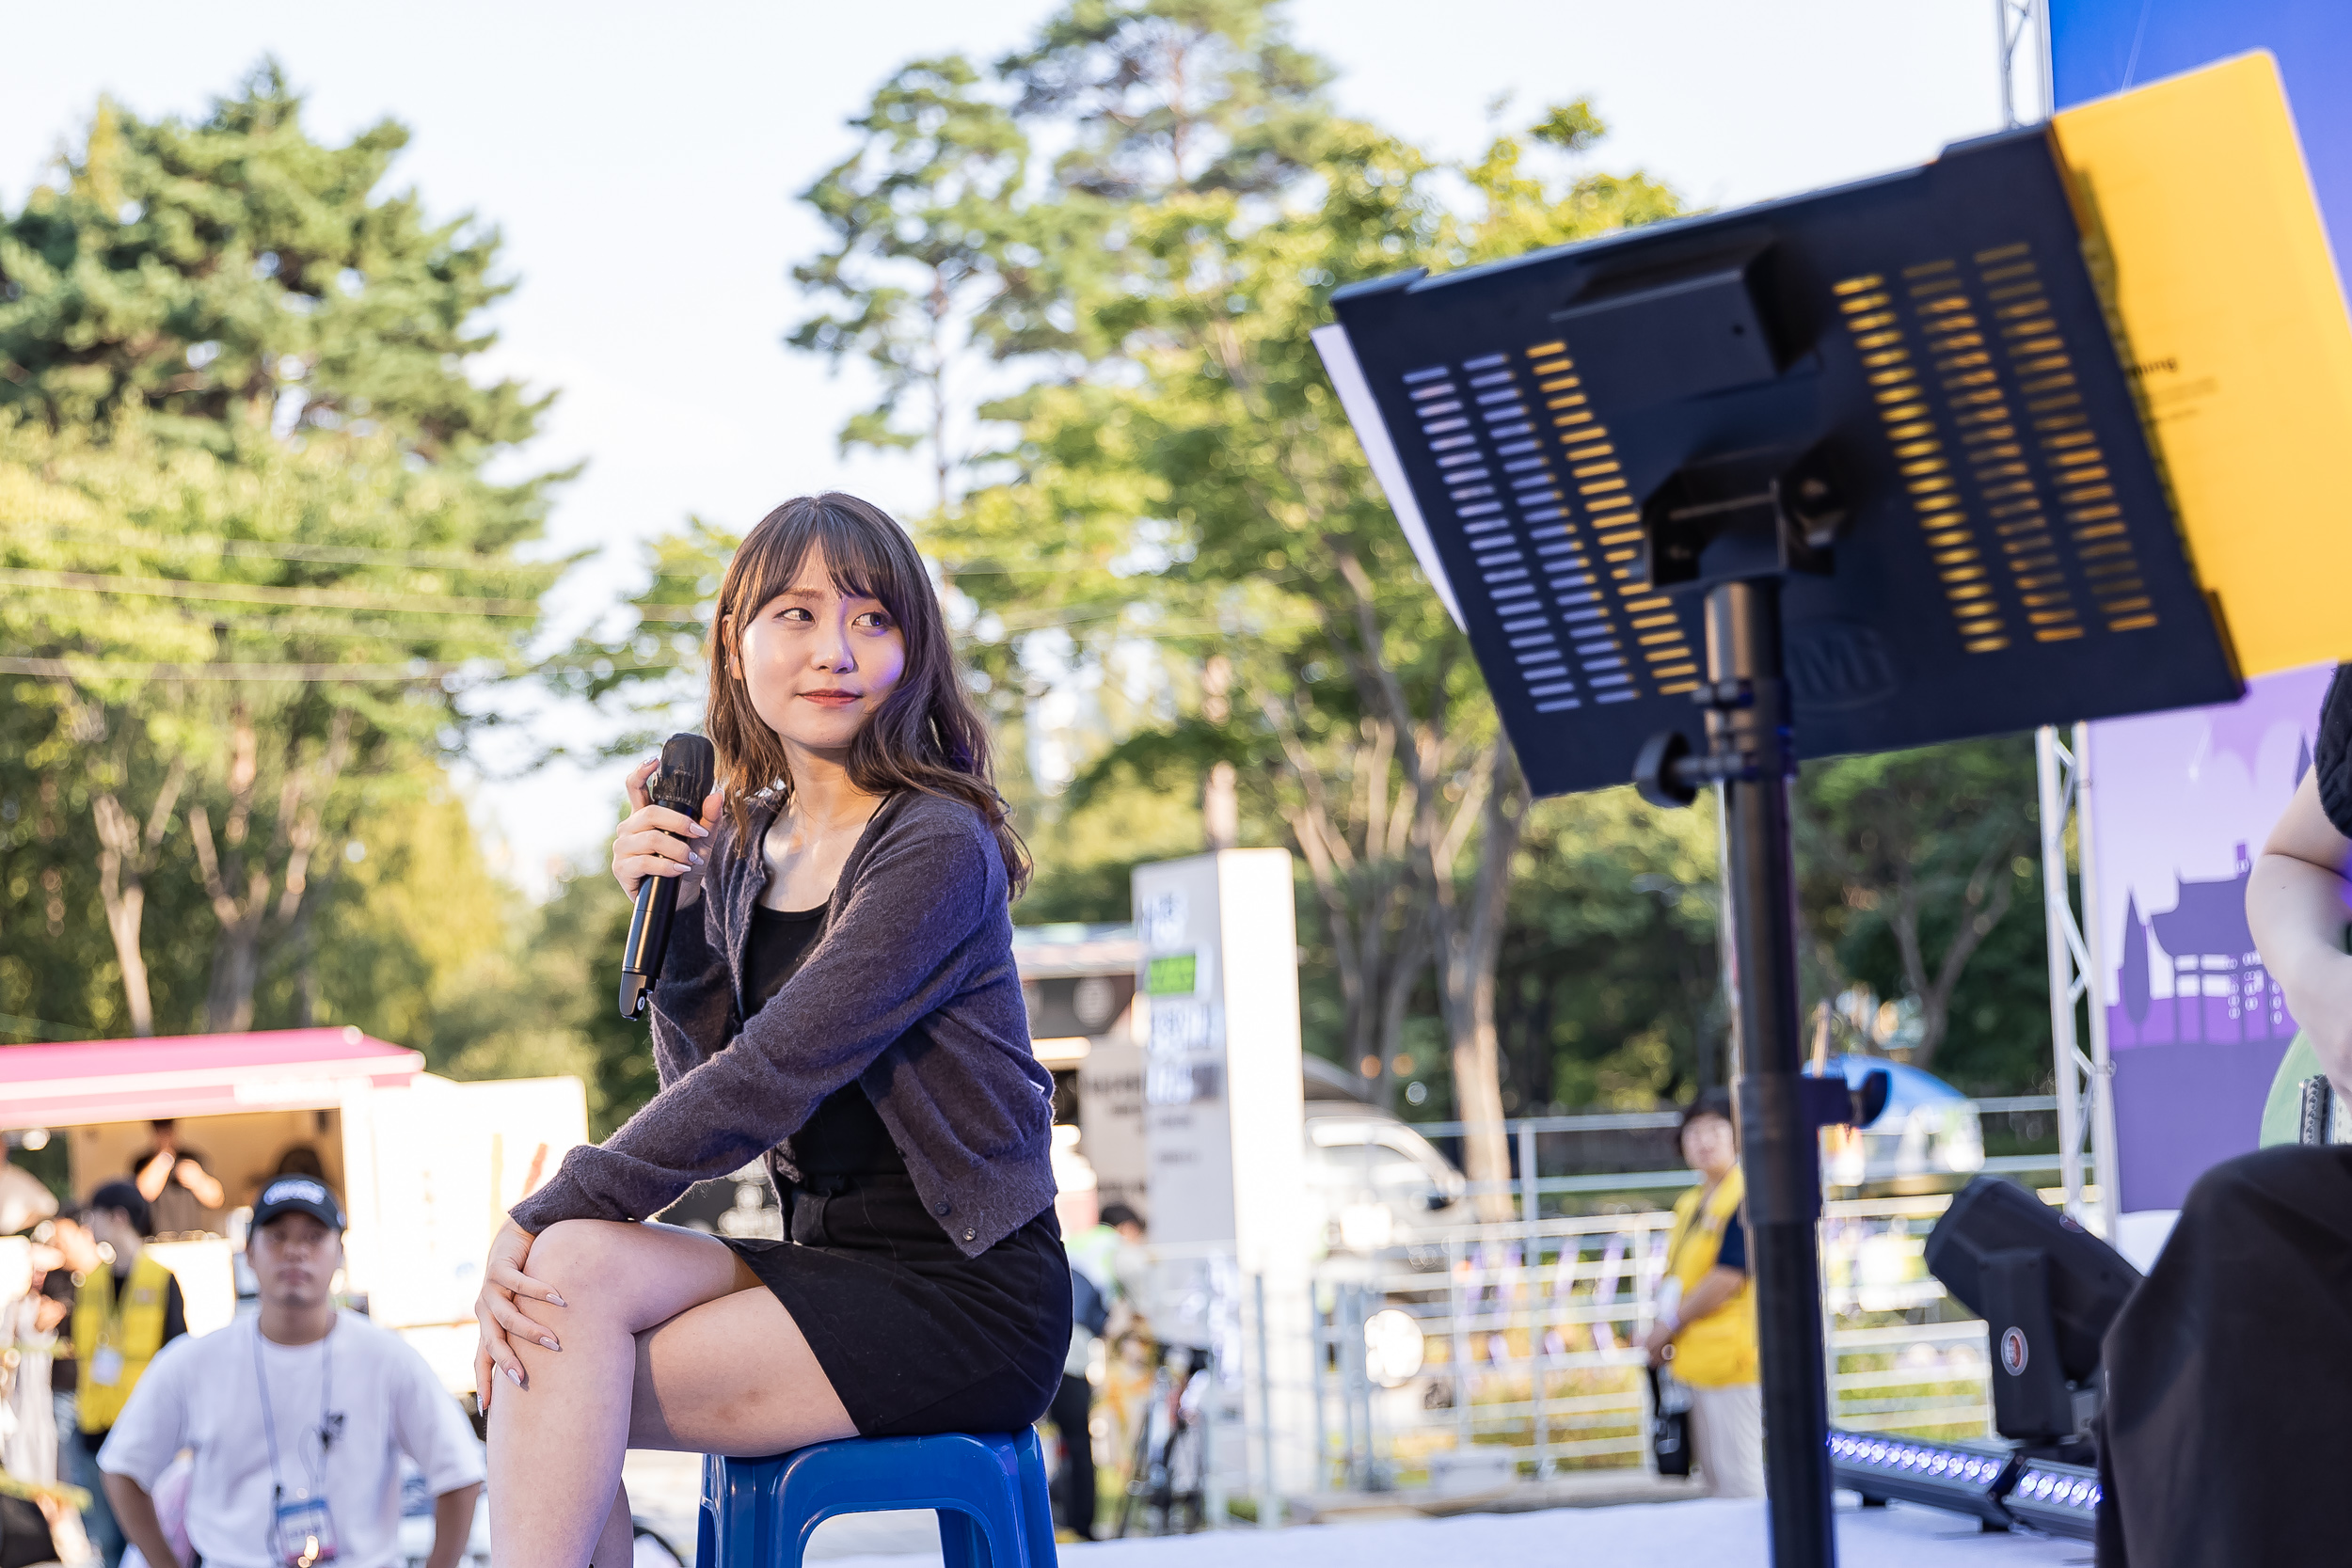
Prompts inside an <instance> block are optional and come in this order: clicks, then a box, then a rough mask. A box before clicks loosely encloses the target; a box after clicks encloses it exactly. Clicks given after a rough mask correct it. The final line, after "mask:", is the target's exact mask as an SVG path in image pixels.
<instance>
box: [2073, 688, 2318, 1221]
mask: <svg viewBox="0 0 2352 1568" xmlns="http://www.w3.org/2000/svg"><path fill="white" fill-rule="evenodd" d="M2332 668H2333V667H2332V666H2329V665H2324V664H2323V665H2314V666H2312V667H2311V668H2309V669H2303V670H2289V671H2284V672H2281V673H2278V674H2275V675H2265V676H2263V677H2261V678H2259V679H2256V680H2254V681H2251V682H2249V690H2248V692H2247V695H2246V698H2245V700H2244V701H2243V702H2239V703H2234V704H2232V705H2229V706H2227V707H2209V708H2190V709H2185V710H2184V711H2181V712H2178V713H2160V714H2154V715H2151V716H2149V717H2146V718H2140V719H2116V720H2108V721H2103V722H2100V723H2095V724H2093V725H2091V726H2090V779H2091V785H2092V791H2091V813H2092V819H2091V832H2092V833H2093V835H2094V840H2095V847H2096V850H2097V857H2098V863H2099V910H2100V921H2101V925H2102V926H2103V927H2104V929H2103V931H2102V932H2101V935H2102V937H2103V938H2104V939H2105V941H2104V949H2105V952H2104V957H2105V967H2106V973H2105V974H2102V975H2101V976H2100V991H2101V995H2100V997H2099V1001H2100V1003H2101V1005H2103V1006H2105V1007H2106V1022H2107V1044H2108V1046H2109V1048H2110V1049H2111V1051H2112V1052H2113V1053H2114V1058H2115V1118H2116V1141H2117V1143H2118V1145H2119V1146H2120V1147H2119V1148H2118V1150H2117V1154H2118V1159H2117V1164H2118V1165H2119V1166H2120V1176H2121V1180H2122V1207H2123V1209H2124V1211H2125V1212H2132V1211H2137V1210H2145V1209H2177V1208H2179V1207H2180V1205H2181V1199H2182V1197H2183V1196H2185V1194H2186V1193H2187V1191H2188V1187H2189V1183H2190V1182H2192V1181H2194V1180H2197V1178H2198V1176H2199V1175H2200V1174H2201V1172H2203V1171H2204V1170H2205V1169H2206V1168H2207V1167H2208V1166H2210V1165H2212V1164H2215V1163H2216V1162H2217V1161H2220V1160H2226V1159H2228V1158H2229V1157H2230V1156H2232V1155H2233V1154H2242V1153H2244V1152H2245V1151H2246V1150H2248V1149H2250V1148H2253V1147H2254V1143H2255V1138H2256V1134H2257V1132H2259V1129H2260V1124H2261V1121H2262V1108H2263V1101H2264V1100H2265V1097H2266V1096H2267V1094H2268V1093H2269V1089H2270V1081H2271V1079H2272V1077H2273V1076H2274V1075H2275V1074H2276V1073H2277V1071H2278V1069H2279V1060H2280V1057H2281V1056H2283V1055H2285V1054H2286V1049H2287V1044H2288V1042H2289V1041H2291V1040H2292V1039H2294V1037H2295V1032H2296V1023H2295V1020H2294V1019H2293V1018H2292V1017H2290V1016H2289V1015H2288V1013H2287V1007H2286V1001H2285V999H2284V998H2283V997H2282V996H2280V992H2279V988H2278V986H2277V984H2276V983H2275V982H2274V981H2272V979H2271V978H2270V975H2269V974H2268V972H2267V971H2265V969H2264V968H2263V963H2262V957H2261V955H2260V954H2258V953H2256V952H2255V951H2254V938H2253V935H2252V933H2251V932H2250V931H2249V930H2248V929H2247V925H2246V881H2247V877H2248V875H2249V872H2250V871H2251V869H2252V857H2253V856H2255V855H2257V854H2260V853H2261V852H2262V845H2263V840H2264V839H2265V838H2266V837H2268V836H2269V833H2270V826H2271V824H2272V823H2274V822H2276V821H2277V820H2278V819H2279V814H2280V812H2282V811H2284V810H2285V809H2286V804H2287V800H2289V798H2291V797H2292V796H2293V795H2294V793H2295V788H2296V784H2299V783H2301V782H2302V778H2303V775H2304V774H2305V773H2307V772H2309V771H2310V769H2311V766H2312V742H2313V740H2314V738H2315V737H2316V736H2317V734H2318V729H2319V704H2320V699H2321V698H2322V697H2323V696H2324V695H2325V694H2326V693H2327V689H2328V676H2329V674H2330V673H2332Z"/></svg>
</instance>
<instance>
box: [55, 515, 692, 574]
mask: <svg viewBox="0 0 2352 1568" xmlns="http://www.w3.org/2000/svg"><path fill="white" fill-rule="evenodd" d="M35 533H40V534H45V535H47V536H48V537H49V538H52V539H83V540H88V541H91V542H94V543H97V544H103V545H114V546H119V547H121V548H123V549H133V550H175V551H180V552H183V553H185V552H189V551H196V552H203V551H208V550H209V551H215V552H217V553H219V554H221V555H234V556H244V557H247V558H252V559H259V560H264V561H314V562H324V563H326V564H327V565H335V566H406V567H410V568H414V569H420V570H424V571H440V572H481V573H491V572H547V573H561V572H564V571H565V570H567V569H568V568H569V567H571V566H572V565H573V564H574V563H573V562H570V561H493V560H487V559H485V558H484V557H482V556H478V555H465V554H462V553H459V552H456V551H433V550H377V549H370V548H367V547H366V546H359V545H296V544H287V543H281V542H279V541H277V540H270V539H229V538H221V537H215V536H214V535H210V534H201V533H141V532H138V531H135V530H126V529H96V528H81V527H77V526H75V525H74V524H72V523H47V524H35V525H31V526H29V527H26V528H24V529H23V530H22V531H21V532H20V534H19V537H26V536H30V535H33V534H35ZM667 575H679V574H663V573H657V574H656V576H667ZM697 575H699V574H697Z"/></svg>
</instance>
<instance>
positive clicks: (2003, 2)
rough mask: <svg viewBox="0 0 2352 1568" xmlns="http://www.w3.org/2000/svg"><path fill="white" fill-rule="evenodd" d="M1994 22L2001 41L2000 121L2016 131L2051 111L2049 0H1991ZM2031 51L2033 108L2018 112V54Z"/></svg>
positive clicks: (2004, 125)
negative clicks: (2025, 111)
mask: <svg viewBox="0 0 2352 1568" xmlns="http://www.w3.org/2000/svg"><path fill="white" fill-rule="evenodd" d="M1993 20H1994V25H1995V26H1997V27H1998V28H1999V29H2000V40H2001V59H2000V70H2001V124H2002V126H2003V128H2004V129H2007V130H2015V129H2016V128H2017V127H2018V126H2020V125H2025V124H2028V123H2030V122H2031V121H2033V120H2042V119H2049V118H2050V116H2051V114H2052V113H2053V112H2054V111H2053V109H2052V105H2051V88H2050V0H1993ZM2021 50H2030V51H2031V52H2032V57H2033V60H2034V64H2035V66H2036V68H2037V69H2036V71H2035V74H2036V75H2037V76H2038V77H2039V78H2040V80H2039V81H2038V82H2037V83H2036V84H2035V92H2034V98H2033V111H2032V113H2030V114H2020V113H2019V112H2018V108H2017V103H2018V98H2019V96H2020V95H2019V92H2018V87H2019V83H2018V71H2017V68H2018V63H2019V62H2018V57H2017V56H2018V54H2019V52H2020V51H2021Z"/></svg>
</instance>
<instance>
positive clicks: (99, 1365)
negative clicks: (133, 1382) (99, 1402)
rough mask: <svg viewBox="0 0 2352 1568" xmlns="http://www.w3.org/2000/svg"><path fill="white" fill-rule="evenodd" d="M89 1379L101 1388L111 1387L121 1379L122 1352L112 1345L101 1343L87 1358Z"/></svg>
mask: <svg viewBox="0 0 2352 1568" xmlns="http://www.w3.org/2000/svg"><path fill="white" fill-rule="evenodd" d="M89 1380H90V1381H91V1382H92V1383H95V1384H97V1385H98V1386H100V1387H101V1388H111V1387H113V1386H115V1385H116V1384H118V1383H120V1382H121V1381H122V1353H121V1352H120V1351H119V1350H117V1349H115V1348H114V1346H112V1345H101V1346H99V1347H98V1351H97V1354H93V1355H92V1356H91V1357H90V1358H89Z"/></svg>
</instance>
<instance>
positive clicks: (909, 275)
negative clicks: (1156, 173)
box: [787, 55, 1028, 511]
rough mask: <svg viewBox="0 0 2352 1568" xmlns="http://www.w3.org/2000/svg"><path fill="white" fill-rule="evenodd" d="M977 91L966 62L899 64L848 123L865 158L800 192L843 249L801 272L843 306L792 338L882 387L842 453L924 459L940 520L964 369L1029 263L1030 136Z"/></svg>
mask: <svg viewBox="0 0 2352 1568" xmlns="http://www.w3.org/2000/svg"><path fill="white" fill-rule="evenodd" d="M979 84H980V75H979V72H978V71H977V70H976V69H975V68H974V67H973V65H972V63H971V62H970V61H969V60H966V59H964V58H963V57H961V55H947V56H945V57H943V58H940V59H933V60H916V61H914V62H913V63H911V64H908V65H905V66H902V67H900V68H899V70H898V72H897V73H896V74H895V75H893V76H892V77H891V79H890V80H889V81H888V82H885V83H884V84H883V85H882V87H881V88H880V89H879V90H878V91H877V92H876V93H875V94H874V98H873V101H872V103H869V104H868V105H867V107H866V111H865V112H864V113H863V114H861V115H859V116H856V117H855V118H853V119H851V120H850V129H851V130H853V131H855V132H856V133H857V134H858V136H859V141H858V145H857V148H856V150H854V151H852V152H851V153H850V155H849V156H848V157H846V158H844V159H843V160H842V161H841V162H839V163H838V164H835V165H834V166H833V167H831V168H829V169H827V170H826V171H825V172H824V173H823V174H822V175H820V176H818V179H817V181H816V182H814V183H813V184H811V185H810V186H809V187H808V188H807V189H806V190H804V191H803V192H802V193H801V200H802V201H803V202H804V203H805V204H807V205H808V206H809V207H811V208H813V209H815V211H816V213H817V214H818V217H819V218H821V219H822V220H823V222H824V224H825V227H826V228H827V229H828V230H831V232H832V235H833V244H832V246H831V248H829V249H827V250H826V251H825V252H823V253H822V254H821V255H819V256H818V257H816V258H815V259H813V260H811V261H804V262H803V263H801V264H800V265H798V266H796V267H794V268H793V269H792V277H793V279H794V280H795V281H796V282H798V283H799V284H800V285H801V286H802V287H803V289H805V290H807V291H808V292H809V293H812V294H814V295H816V296H818V297H820V298H827V299H830V300H833V301H834V302H836V308H835V309H820V310H819V311H818V313H817V314H815V315H813V316H811V317H809V318H808V319H807V320H806V321H804V322H803V323H802V324H801V325H799V326H797V327H795V328H794V329H793V331H792V332H791V334H790V336H789V337H788V338H787V341H788V342H789V343H790V344H791V345H792V346H793V347H795V348H800V349H806V350H809V351H811V352H814V353H818V354H821V355H824V356H827V357H828V358H830V359H832V360H833V362H834V364H835V365H836V366H837V365H839V364H840V363H841V361H842V360H844V359H845V358H848V357H849V356H852V355H855V356H859V357H860V358H862V359H864V360H865V362H866V365H867V366H868V367H869V368H870V369H871V370H872V371H873V372H874V373H875V376H876V378H877V380H878V381H879V383H880V392H879V395H878V396H877V397H876V399H875V401H874V403H873V404H871V405H870V406H868V407H866V408H864V409H861V410H860V411H858V412H857V413H855V414H852V415H851V416H850V419H849V420H848V421H847V422H846V423H845V424H844V425H843V426H842V427H841V445H842V447H843V449H844V450H845V451H846V450H848V449H849V448H850V447H860V446H862V447H876V448H900V449H904V448H914V447H921V448H924V449H926V455H927V457H928V459H929V462H930V467H931V472H932V476H933V481H934V484H935V487H936V489H935V494H936V501H937V505H938V506H939V508H940V509H941V510H942V511H945V510H946V507H947V506H948V504H949V502H950V500H951V499H953V491H952V489H951V486H952V484H953V483H954V481H955V479H956V477H957V475H958V473H959V471H960V469H961V467H962V466H963V462H964V457H965V454H963V453H961V452H960V451H958V450H957V448H956V445H955V441H956V433H955V430H954V426H955V423H956V417H957V415H958V413H959V411H960V408H961V405H960V404H959V403H958V401H957V399H956V397H955V396H954V387H953V375H954V371H955V369H956V366H957V364H958V361H959V358H960V357H961V356H962V355H963V353H964V351H965V350H966V349H967V347H968V346H969V338H970V333H971V330H972V324H973V322H974V319H975V317H976V316H977V314H978V313H979V312H980V311H981V310H983V309H985V308H986V305H985V301H986V296H987V295H988V294H989V293H992V292H993V291H994V290H995V289H996V288H998V287H999V286H1000V283H999V279H1000V277H1001V272H1002V269H1003V268H1004V267H1005V265H1006V264H1007V263H1008V262H1009V261H1010V262H1012V263H1013V264H1016V265H1017V264H1018V261H1019V258H1018V257H1017V256H1009V255H1008V245H1007V237H1006V230H1007V222H1006V220H1007V218H1008V217H1009V215H1010V214H1011V213H1012V212H1013V210H1014V207H1015V204H1016V203H1017V201H1018V198H1019V197H1020V194H1021V188H1022V183H1023V180H1024V177H1025V173H1026V170H1027V151H1028V147H1027V141H1026V138H1025V137H1024V136H1023V135H1022V134H1021V131H1020V128H1019V127H1018V126H1017V125H1015V124H1014V123H1013V120H1012V118H1011V116H1010V115H1009V114H1007V113H1006V112H1005V110H1004V109H1003V108H1002V107H1001V106H1000V105H998V104H996V103H992V102H990V101H989V100H988V99H987V98H986V97H984V96H982V95H981V94H980V93H979V92H977V90H976V89H977V87H979ZM910 398H919V399H920V401H921V402H922V404H923V408H922V410H921V416H920V417H921V419H922V423H921V425H920V426H919V427H918V428H916V429H914V430H908V429H906V428H903V427H902V426H901V425H900V424H899V423H898V418H899V414H900V412H901V409H902V406H903V405H904V404H906V403H907V402H908V401H909V399H910Z"/></svg>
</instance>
